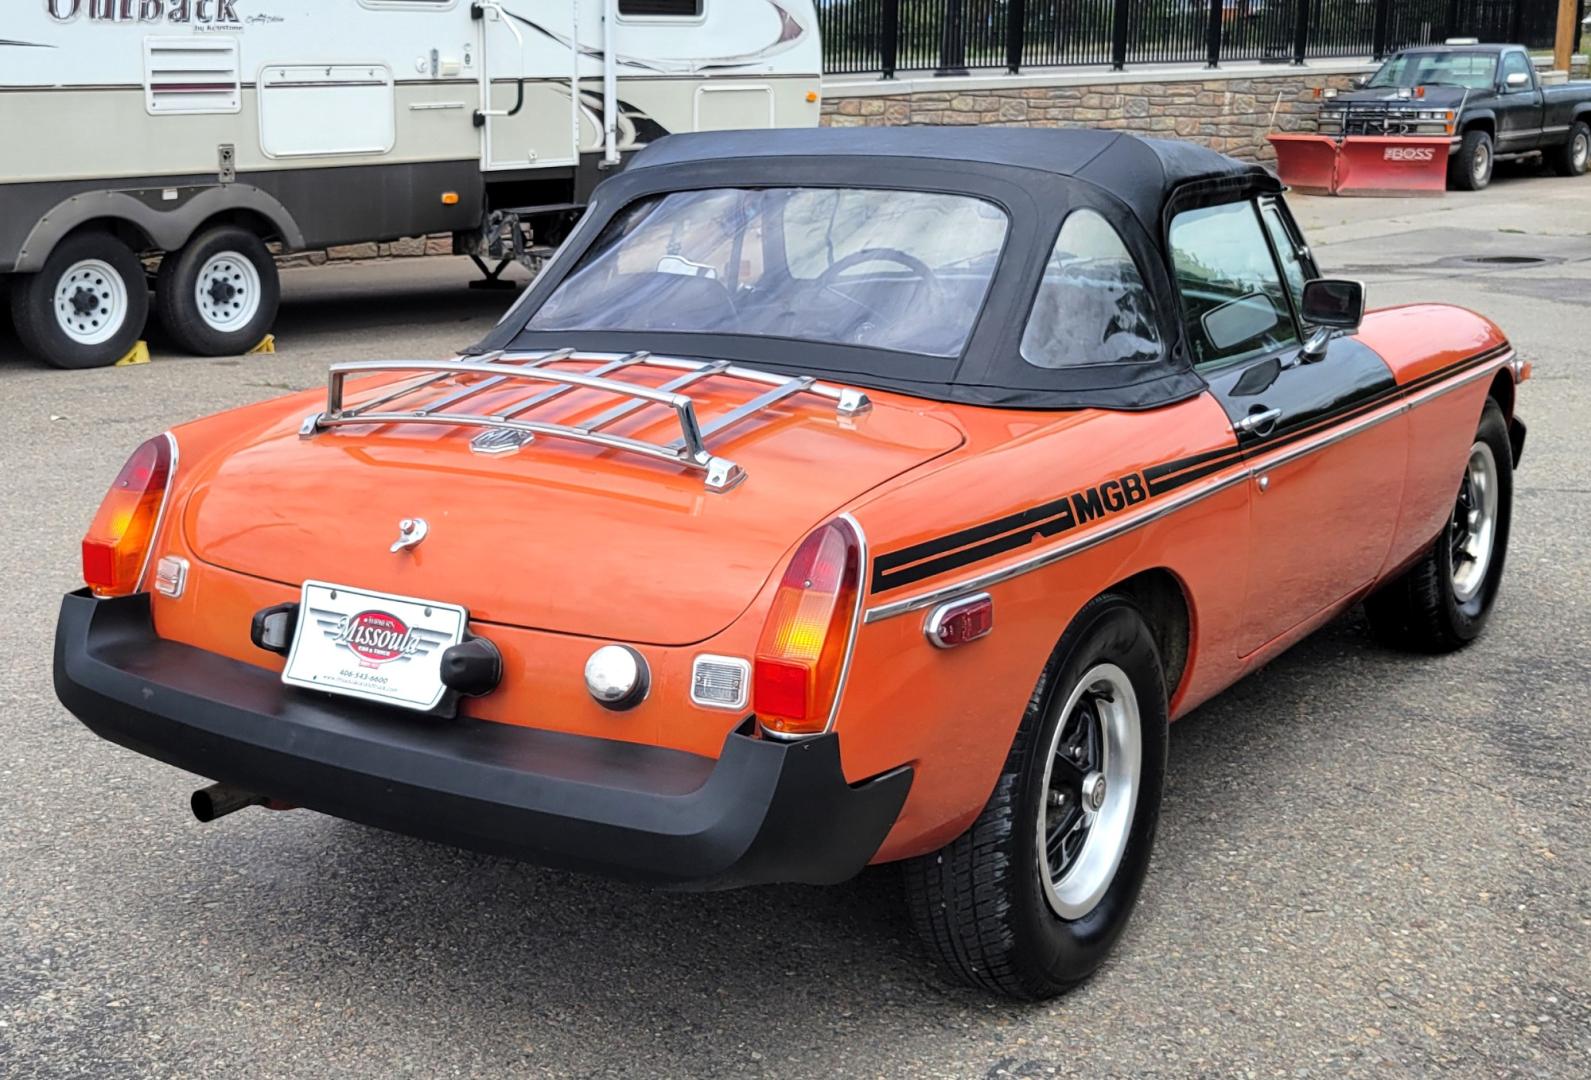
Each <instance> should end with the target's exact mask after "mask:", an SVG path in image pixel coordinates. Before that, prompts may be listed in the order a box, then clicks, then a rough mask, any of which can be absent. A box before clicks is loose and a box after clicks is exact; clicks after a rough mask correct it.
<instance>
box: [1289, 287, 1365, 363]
mask: <svg viewBox="0 0 1591 1080" xmlns="http://www.w3.org/2000/svg"><path fill="white" fill-rule="evenodd" d="M1302 307H1303V310H1302V311H1301V312H1300V314H1301V315H1302V316H1303V319H1304V321H1305V322H1306V323H1309V324H1310V325H1311V326H1314V327H1316V330H1315V332H1314V333H1313V334H1311V335H1310V336H1309V340H1308V341H1306V342H1305V343H1304V351H1303V353H1302V359H1303V361H1304V362H1305V363H1313V362H1315V361H1316V360H1319V359H1321V358H1322V357H1324V356H1325V355H1326V347H1327V346H1328V345H1330V344H1331V337H1332V332H1333V331H1335V330H1357V329H1359V324H1360V323H1362V322H1364V316H1365V287H1364V283H1363V282H1359V281H1347V280H1344V279H1341V278H1316V279H1315V280H1314V281H1310V282H1306V283H1305V285H1304V302H1303V305H1302Z"/></svg>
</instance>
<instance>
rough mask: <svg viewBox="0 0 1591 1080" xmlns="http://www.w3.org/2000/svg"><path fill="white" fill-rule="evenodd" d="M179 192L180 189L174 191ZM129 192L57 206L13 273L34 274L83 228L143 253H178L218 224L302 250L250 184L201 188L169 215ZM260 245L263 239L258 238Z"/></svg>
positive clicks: (269, 201)
mask: <svg viewBox="0 0 1591 1080" xmlns="http://www.w3.org/2000/svg"><path fill="white" fill-rule="evenodd" d="M174 190H178V191H179V192H180V191H181V189H174ZM142 194H144V193H142V192H140V193H136V194H135V193H133V192H128V191H85V192H79V193H78V194H76V195H73V196H71V197H70V198H67V199H64V200H62V201H61V202H59V203H57V204H56V205H55V206H54V207H52V208H51V209H50V211H49V212H48V213H46V214H44V215H43V216H41V217H40V218H39V221H38V223H37V224H35V225H34V226H33V229H32V231H31V232H29V233H28V236H27V239H26V240H24V241H23V242H22V248H21V250H20V252H19V253H18V256H17V265H16V272H17V273H35V272H37V271H39V270H41V269H43V267H44V263H45V261H46V260H47V259H49V257H50V253H51V252H53V251H54V250H55V248H56V246H57V245H58V244H60V242H61V241H62V240H64V239H66V238H67V237H68V236H71V235H73V234H74V233H76V232H78V231H79V230H81V229H82V228H83V227H85V226H88V225H96V224H97V225H98V226H99V227H105V228H110V229H111V230H112V231H116V230H121V233H120V235H122V236H123V237H124V238H126V237H129V236H130V237H135V238H140V239H141V240H143V241H146V242H145V243H143V244H142V247H143V248H144V249H155V250H160V251H177V250H179V249H180V248H181V247H182V246H183V245H184V244H186V243H187V242H188V241H189V239H191V238H192V237H193V235H194V234H195V233H196V232H197V231H198V230H199V229H200V228H202V227H204V226H206V225H207V224H209V223H211V222H214V221H220V220H235V221H237V222H238V223H240V224H242V223H244V222H248V223H250V225H245V227H253V228H254V229H255V230H256V233H257V235H259V233H258V229H259V228H261V227H268V228H269V230H270V234H271V237H274V238H277V239H280V240H281V242H282V243H283V244H284V245H285V246H286V247H288V248H300V247H303V246H304V234H303V231H302V230H301V229H300V228H299V226H298V223H297V222H296V221H295V220H294V219H293V215H292V214H290V213H289V212H288V210H287V208H286V207H285V206H283V205H282V204H281V203H280V202H279V201H278V200H277V199H276V198H275V197H274V196H272V195H270V194H269V193H267V192H264V191H261V190H260V189H259V188H256V187H253V186H252V185H249V184H226V185H218V186H216V187H211V188H206V189H204V190H202V191H199V192H197V193H195V194H192V195H191V196H190V197H188V198H187V199H186V200H185V201H181V202H179V203H178V205H177V206H176V207H175V208H174V209H165V208H164V207H163V206H157V205H151V204H150V203H148V202H146V201H145V200H144V199H143V198H140V197H139V195H142ZM261 238H262V239H265V238H267V237H265V236H264V235H262V236H261Z"/></svg>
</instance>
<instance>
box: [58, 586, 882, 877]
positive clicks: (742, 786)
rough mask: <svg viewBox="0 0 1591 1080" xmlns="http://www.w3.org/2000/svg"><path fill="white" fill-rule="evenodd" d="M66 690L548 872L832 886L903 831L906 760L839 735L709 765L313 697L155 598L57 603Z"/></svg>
mask: <svg viewBox="0 0 1591 1080" xmlns="http://www.w3.org/2000/svg"><path fill="white" fill-rule="evenodd" d="M55 692H56V694H57V695H58V696H59V697H60V699H61V702H62V703H63V704H64V705H65V706H66V707H67V708H68V709H70V710H71V712H72V713H73V715H75V716H76V717H77V718H78V719H79V720H81V721H82V722H83V723H84V724H86V725H87V726H88V727H89V728H90V729H92V730H93V731H94V732H95V733H96V734H98V735H100V736H102V737H104V738H106V739H109V740H110V741H112V742H115V743H119V744H121V745H122V746H125V747H128V748H129V749H132V750H136V751H138V752H139V753H141V754H145V755H148V756H149V757H152V758H157V759H159V760H160V761H164V762H167V763H168V764H171V765H175V766H177V767H178V768H182V769H186V770H188V771H189V772H193V773H197V774H199V775H200V776H205V777H209V778H211V779H213V780H219V781H224V782H226V783H229V784H235V785H237V786H239V787H241V788H244V789H247V790H249V791H254V792H258V793H259V794H261V795H265V796H268V797H270V798H272V799H279V800H282V801H283V802H287V803H292V804H294V805H297V806H303V807H308V808H310V809H313V810H318V811H320V812H322V813H326V814H331V815H334V816H336V817H340V818H347V819H348V820H350V821H358V822H362V823H364V824H367V825H373V826H376V827H379V828H383V829H390V830H392V831H394V832H400V833H406V834H408V835H411V836H418V837H423V838H425V839H428V840H436V841H440V842H442V843H448V844H453V845H457V846H459V847H466V848H472V849H475V850H478V851H485V852H490V853H492V854H497V855H506V856H510V857H513V858H519V859H524V860H527V861H530V862H535V863H540V864H542V865H546V866H556V867H562V868H566V869H571V870H580V871H586V872H591V873H599V874H605V875H609V876H613V877H620V878H626V879H630V880H638V881H646V882H652V883H655V884H660V885H668V886H676V887H685V888H706V889H713V888H734V887H737V886H741V885H753V884H760V883H767V882H804V883H810V884H830V883H833V882H838V881H843V880H845V879H846V878H849V877H851V876H853V875H855V874H856V873H858V872H859V871H860V870H861V869H862V867H863V866H865V865H866V864H867V862H868V860H869V859H870V858H871V857H872V856H873V854H874V852H876V851H877V850H878V847H879V844H880V843H882V842H883V839H884V836H885V834H886V833H888V832H889V830H890V827H891V826H892V825H893V824H894V822H895V818H896V816H897V815H898V814H899V813H900V808H901V804H902V803H903V802H905V799H906V792H907V790H908V789H909V788H910V786H911V780H912V774H911V769H910V768H909V767H902V768H899V769H896V770H893V771H891V772H888V773H885V774H884V775H882V776H878V777H875V778H873V779H871V780H866V781H864V782H862V783H859V784H854V785H853V784H848V783H847V782H846V780H845V777H844V775H843V773H842V772H841V769H840V750H839V739H838V736H837V735H834V734H829V735H822V736H817V737H814V738H811V739H806V740H804V741H801V742H793V743H782V742H775V741H772V740H764V739H758V738H754V737H752V736H751V735H749V734H746V733H745V729H742V730H739V731H736V732H733V733H731V734H730V736H729V738H728V739H727V741H726V742H725V744H724V749H723V753H722V754H721V755H720V756H719V757H718V759H717V760H716V761H715V760H713V759H711V758H706V757H701V756H699V755H696V754H688V753H684V752H682V751H678V750H669V749H663V748H659V747H653V746H638V745H635V744H632V743H623V742H615V741H612V740H608V739H597V738H589V737H583V736H577V735H567V734H562V733H558V732H548V731H538V730H535V729H532V728H526V727H518V726H515V725H509V724H498V723H490V722H486V721H480V720H470V719H456V720H441V719H434V718H431V717H426V716H419V715H414V716H411V715H408V714H405V713H402V712H399V711H395V710H385V709H382V708H380V707H378V706H370V705H366V704H364V703H362V702H358V701H354V700H352V699H345V698H337V697H333V696H330V695H323V694H317V693H315V692H313V691H298V690H295V689H293V688H290V687H287V686H284V685H283V684H282V682H281V680H280V679H279V678H278V677H277V676H276V675H275V674H274V673H272V672H270V671H267V670H265V669H263V668H257V667H253V666H251V665H249V664H244V663H240V662H238V661H236V660H231V659H228V658H226V657H223V656H218V655H216V654H214V653H209V652H206V651H204V650H202V649H196V648H193V647H192V646H188V645H182V644H178V643H176V642H171V641H166V640H163V639H161V638H159V637H156V636H155V633H154V629H153V623H152V620H151V618H150V611H149V598H148V597H147V596H145V595H139V596H131V597H125V598H118V599H111V600H101V599H97V598H95V597H92V596H90V595H88V594H87V593H83V592H79V593H72V594H69V595H68V596H67V597H66V598H65V599H64V600H63V602H62V604H61V617H60V622H59V624H58V625H57V627H56V636H55Z"/></svg>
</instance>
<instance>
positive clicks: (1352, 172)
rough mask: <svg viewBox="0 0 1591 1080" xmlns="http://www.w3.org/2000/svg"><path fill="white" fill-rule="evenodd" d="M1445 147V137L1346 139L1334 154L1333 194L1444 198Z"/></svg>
mask: <svg viewBox="0 0 1591 1080" xmlns="http://www.w3.org/2000/svg"><path fill="white" fill-rule="evenodd" d="M1449 145H1450V144H1449V142H1448V140H1447V138H1446V137H1445V136H1436V137H1419V136H1410V135H1350V136H1349V137H1348V138H1346V139H1344V140H1343V141H1342V145H1341V147H1340V148H1339V150H1338V152H1337V184H1336V188H1337V194H1338V195H1441V194H1444V193H1445V192H1446V191H1447V153H1448V147H1449ZM1283 179H1284V180H1285V179H1286V178H1285V177H1284V178H1283Z"/></svg>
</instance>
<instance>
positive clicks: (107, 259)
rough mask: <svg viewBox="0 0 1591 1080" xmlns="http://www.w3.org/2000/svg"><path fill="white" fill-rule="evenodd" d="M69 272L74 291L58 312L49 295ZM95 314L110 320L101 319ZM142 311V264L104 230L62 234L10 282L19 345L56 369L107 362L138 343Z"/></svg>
mask: <svg viewBox="0 0 1591 1080" xmlns="http://www.w3.org/2000/svg"><path fill="white" fill-rule="evenodd" d="M69 277H70V278H73V279H76V280H77V282H78V284H77V285H76V286H75V290H76V291H75V293H74V296H73V299H72V300H71V301H70V306H64V305H63V306H62V307H61V309H60V311H57V304H56V294H57V292H58V290H59V289H60V288H61V287H62V286H63V284H66V282H65V280H64V279H67V278H69ZM68 287H71V286H70V285H68ZM96 315H99V316H101V317H108V320H114V325H101V323H100V322H99V321H97V320H96V318H95V316H96ZM148 318H149V287H148V284H147V282H146V280H145V276H144V267H143V264H142V263H141V262H139V261H138V256H136V255H134V254H133V252H132V250H131V249H130V248H129V247H128V246H127V245H126V244H124V243H122V242H121V241H120V240H118V239H116V237H114V236H112V235H111V234H110V233H106V232H83V233H78V234H76V235H74V236H69V237H67V238H66V239H65V240H63V241H61V242H60V243H59V244H57V245H56V248H55V250H54V251H53V252H51V253H50V257H49V258H48V259H47V260H45V263H44V267H43V269H41V270H40V271H39V272H38V273H36V274H19V275H17V276H16V277H15V278H14V279H13V280H12V283H11V321H12V323H13V325H15V327H16V331H17V337H18V338H19V339H21V341H22V347H23V348H24V349H26V350H27V351H28V352H30V353H32V354H33V355H34V356H37V357H38V358H39V359H41V360H43V361H45V362H46V363H49V364H53V365H54V366H56V367H58V368H73V369H81V368H96V367H106V366H108V365H110V364H114V363H115V362H116V361H118V360H120V359H121V358H122V357H124V356H126V355H127V354H128V353H129V352H131V351H132V348H133V346H134V345H136V344H137V343H138V338H139V335H141V334H142V333H143V332H144V323H145V322H146V321H148Z"/></svg>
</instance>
